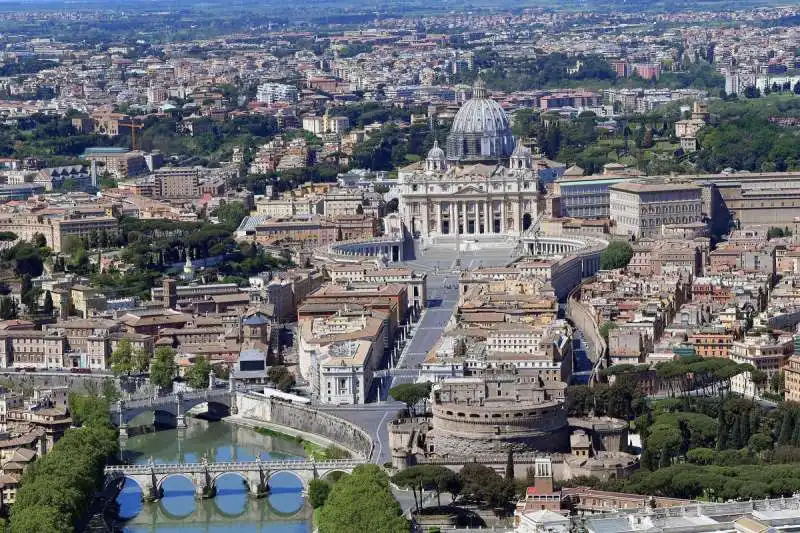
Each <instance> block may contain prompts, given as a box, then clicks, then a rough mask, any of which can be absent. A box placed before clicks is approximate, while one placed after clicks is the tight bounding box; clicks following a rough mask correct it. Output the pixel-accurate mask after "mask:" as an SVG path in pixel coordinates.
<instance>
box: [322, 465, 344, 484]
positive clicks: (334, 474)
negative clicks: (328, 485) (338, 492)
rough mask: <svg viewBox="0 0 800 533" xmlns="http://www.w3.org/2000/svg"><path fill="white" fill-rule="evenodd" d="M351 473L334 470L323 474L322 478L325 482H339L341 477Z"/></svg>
mask: <svg viewBox="0 0 800 533" xmlns="http://www.w3.org/2000/svg"><path fill="white" fill-rule="evenodd" d="M349 473H350V472H348V471H347V470H343V469H339V468H334V469H331V470H328V471H327V472H325V473H323V474H322V475H321V476H320V477H321V478H322V479H324V480H325V481H338V480H339V478H340V477H342V476H346V475H348V474H349Z"/></svg>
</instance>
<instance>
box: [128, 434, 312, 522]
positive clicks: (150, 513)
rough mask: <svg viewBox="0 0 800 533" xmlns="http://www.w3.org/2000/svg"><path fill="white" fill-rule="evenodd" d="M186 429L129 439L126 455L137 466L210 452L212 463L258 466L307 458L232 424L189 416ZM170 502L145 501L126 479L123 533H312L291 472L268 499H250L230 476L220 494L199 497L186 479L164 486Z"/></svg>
mask: <svg viewBox="0 0 800 533" xmlns="http://www.w3.org/2000/svg"><path fill="white" fill-rule="evenodd" d="M186 423H187V426H188V427H187V428H186V429H184V430H178V429H170V430H162V431H158V432H155V433H148V434H144V435H138V436H135V437H130V438H128V439H127V441H126V442H124V443H123V448H124V449H123V454H124V458H125V459H126V461H128V462H131V463H147V462H148V460H149V458H151V457H152V459H153V461H154V462H156V463H178V462H186V463H194V462H200V460H201V458H202V457H203V456H204V455H205V456H206V457H207V458H208V461H209V462H214V461H220V462H221V461H254V460H255V459H256V456H260V457H261V458H262V459H264V460H269V459H270V458H272V459H279V458H298V457H303V456H305V452H304V450H303V447H302V446H301V445H299V444H297V443H295V442H294V441H292V440H288V439H280V438H274V437H270V436H266V435H261V434H259V433H257V432H255V431H253V430H251V429H247V428H240V427H237V426H234V425H232V424H228V423H226V422H206V421H204V420H196V419H190V418H187V419H186ZM163 487H164V497H163V498H162V499H161V500H160V501H159V502H156V503H142V491H141V489H140V488H139V486H138V485H136V483H134V482H132V481H127V482H126V483H125V487H124V488H123V489H122V492H121V493H120V495H119V498H117V501H118V502H119V505H120V520H121V524H122V527H123V530H124V531H125V533H200V532H204V533H205V532H213V533H231V532H236V533H256V532H264V533H308V532H309V531H311V520H310V516H311V511H310V507H309V505H308V504H307V503H306V502H305V500H304V498H303V496H302V494H301V490H302V486H301V483H300V480H299V479H298V478H296V477H295V476H293V475H292V474H289V473H281V474H276V475H274V476H273V477H271V478H270V489H271V491H270V494H269V496H267V497H266V498H263V499H258V500H256V499H253V498H251V497H249V495H248V492H247V487H246V485H245V484H244V482H243V480H242V478H241V477H239V476H237V475H235V474H226V475H224V476H222V477H220V478H219V479H218V480H217V495H216V497H214V498H213V499H210V500H203V501H199V500H195V498H194V490H193V488H192V484H191V482H190V481H189V480H188V479H186V478H183V477H181V476H178V475H176V476H171V477H169V478H167V479H166V480H165V481H164V485H163Z"/></svg>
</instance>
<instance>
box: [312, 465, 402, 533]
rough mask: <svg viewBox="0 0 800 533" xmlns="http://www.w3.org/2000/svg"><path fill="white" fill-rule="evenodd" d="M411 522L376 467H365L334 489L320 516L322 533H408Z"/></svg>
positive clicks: (345, 478)
mask: <svg viewBox="0 0 800 533" xmlns="http://www.w3.org/2000/svg"><path fill="white" fill-rule="evenodd" d="M408 528H409V524H408V521H407V520H406V519H405V518H403V516H402V510H401V509H400V504H399V503H397V500H395V499H394V496H393V495H392V492H391V490H390V489H389V479H388V477H387V476H386V474H385V473H384V472H383V471H382V470H381V469H380V468H378V467H377V466H376V465H361V466H358V467H356V468H355V469H354V470H353V473H352V474H350V475H349V476H346V477H344V478H342V479H340V480H339V481H338V482H337V483H336V484H335V485H334V486H333V488H332V490H331V492H330V494H329V495H328V499H327V500H326V501H325V505H324V506H322V509H321V511H320V513H319V531H320V533H353V532H354V531H365V532H366V531H375V532H381V533H407V532H408Z"/></svg>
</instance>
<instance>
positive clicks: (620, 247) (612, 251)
mask: <svg viewBox="0 0 800 533" xmlns="http://www.w3.org/2000/svg"><path fill="white" fill-rule="evenodd" d="M631 257H633V247H632V246H631V245H630V243H628V242H625V241H612V242H611V243H610V244H609V245H608V246H607V247H606V248H605V250H603V251H602V252H600V268H602V269H603V270H613V269H615V268H625V267H626V266H628V263H629V262H630V260H631Z"/></svg>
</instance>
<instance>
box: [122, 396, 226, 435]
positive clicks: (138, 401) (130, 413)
mask: <svg viewBox="0 0 800 533" xmlns="http://www.w3.org/2000/svg"><path fill="white" fill-rule="evenodd" d="M204 403H207V404H208V409H209V411H210V412H218V413H219V414H220V416H224V415H228V414H231V411H235V410H236V392H235V391H231V390H229V389H208V390H200V391H192V392H178V393H175V394H166V395H164V396H156V397H145V398H135V399H131V400H120V401H118V402H117V403H116V404H114V405H112V406H111V409H110V411H111V420H112V422H113V423H114V424H116V425H117V426H118V427H119V432H120V435H123V436H125V435H127V430H128V423H130V421H131V420H133V419H134V418H136V417H137V416H138V415H140V414H142V413H147V412H150V413H153V415H154V417H155V420H156V421H159V416H161V417H162V418H161V420H162V421H163V417H165V416H166V417H167V418H168V420H169V421H170V422H171V421H172V420H174V421H175V424H176V425H177V427H179V428H185V427H186V419H185V415H186V411H188V410H189V409H191V408H193V407H196V406H198V405H201V404H204ZM170 425H171V424H170Z"/></svg>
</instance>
